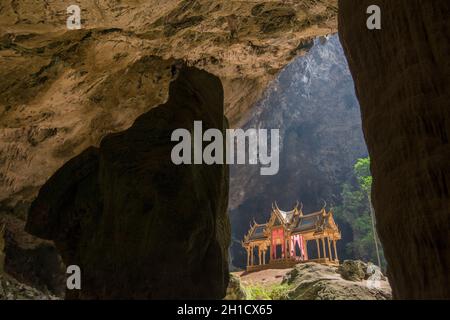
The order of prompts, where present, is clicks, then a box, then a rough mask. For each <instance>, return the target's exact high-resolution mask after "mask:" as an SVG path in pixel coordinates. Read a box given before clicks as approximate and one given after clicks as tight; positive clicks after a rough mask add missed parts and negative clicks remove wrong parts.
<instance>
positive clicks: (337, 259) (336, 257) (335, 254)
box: [333, 240, 339, 261]
mask: <svg viewBox="0 0 450 320" xmlns="http://www.w3.org/2000/svg"><path fill="white" fill-rule="evenodd" d="M333 247H334V259H335V260H336V261H339V258H338V254H337V249H336V240H333Z"/></svg>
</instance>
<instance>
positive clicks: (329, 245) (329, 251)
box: [327, 237, 333, 261]
mask: <svg viewBox="0 0 450 320" xmlns="http://www.w3.org/2000/svg"><path fill="white" fill-rule="evenodd" d="M327 240H328V254H329V255H330V261H331V260H333V256H332V255H331V241H330V237H327Z"/></svg>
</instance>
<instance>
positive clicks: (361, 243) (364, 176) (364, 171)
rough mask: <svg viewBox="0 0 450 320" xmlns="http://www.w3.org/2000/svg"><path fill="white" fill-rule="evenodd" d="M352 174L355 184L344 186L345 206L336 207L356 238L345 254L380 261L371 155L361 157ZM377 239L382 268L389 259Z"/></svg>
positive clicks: (343, 203)
mask: <svg viewBox="0 0 450 320" xmlns="http://www.w3.org/2000/svg"><path fill="white" fill-rule="evenodd" d="M353 174H354V178H355V180H356V183H351V182H346V183H344V184H343V185H342V193H341V196H342V205H340V206H338V207H337V208H335V215H336V217H337V218H338V219H341V220H343V221H345V222H347V223H348V224H349V225H350V227H351V229H352V231H353V241H352V242H350V243H348V244H347V247H346V253H347V254H348V255H349V256H351V257H352V258H353V259H360V260H363V261H371V262H375V263H377V255H376V248H375V241H374V234H373V230H372V218H371V216H370V203H369V199H370V192H371V188H372V176H371V173H370V158H364V159H358V161H357V162H356V163H355V165H354V167H353ZM377 241H378V248H379V249H380V259H381V264H382V265H381V267H382V268H383V269H385V267H386V261H385V259H384V256H383V251H382V249H381V248H382V247H381V244H380V242H379V240H378V239H377Z"/></svg>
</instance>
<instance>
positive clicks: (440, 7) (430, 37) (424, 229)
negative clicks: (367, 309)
mask: <svg viewBox="0 0 450 320" xmlns="http://www.w3.org/2000/svg"><path fill="white" fill-rule="evenodd" d="M372 4H377V5H379V6H380V8H381V12H382V30H379V31H370V30H368V29H367V28H365V27H364V26H365V25H366V19H367V15H366V14H365V11H366V8H367V7H368V6H369V5H372ZM339 11H340V14H339V33H340V36H341V40H342V43H343V46H344V48H345V52H346V56H347V58H348V61H349V65H350V69H351V71H352V74H353V76H354V79H355V85H356V89H357V94H358V99H359V101H360V103H361V110H362V118H363V129H364V133H365V137H366V140H367V145H368V149H369V153H370V156H371V159H372V162H371V164H372V168H371V171H372V174H373V178H374V180H373V183H374V184H373V188H372V200H373V205H374V207H375V211H376V219H377V228H378V234H379V236H380V240H381V242H382V243H383V248H384V253H385V256H386V260H387V262H388V265H389V270H388V271H389V274H388V276H389V281H390V283H391V286H392V289H393V294H394V297H395V298H400V299H408V298H411V299H422V298H432V299H433V298H434V299H442V298H446V299H448V298H450V272H449V270H450V233H449V226H450V195H449V186H450V166H449V159H450V145H449V138H450V108H449V101H450V72H449V70H450V61H449V59H448V56H449V52H450V42H449V41H448V39H449V30H450V20H449V19H448V17H449V15H450V2H448V1H420V0H398V1H391V0H375V1H372V0H341V1H339Z"/></svg>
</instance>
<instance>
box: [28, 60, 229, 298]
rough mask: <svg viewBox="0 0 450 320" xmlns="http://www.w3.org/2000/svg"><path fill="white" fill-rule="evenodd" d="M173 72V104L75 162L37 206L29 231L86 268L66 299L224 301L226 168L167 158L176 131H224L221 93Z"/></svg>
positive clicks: (211, 83)
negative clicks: (197, 126)
mask: <svg viewBox="0 0 450 320" xmlns="http://www.w3.org/2000/svg"><path fill="white" fill-rule="evenodd" d="M178 69H179V68H178ZM173 70H174V71H175V70H177V68H174V69H173ZM177 72H178V73H177V75H176V80H174V81H173V82H172V83H171V85H170V92H169V100H168V102H167V103H165V104H163V105H160V106H158V107H156V108H154V109H152V110H150V111H149V112H147V113H145V114H144V115H142V116H140V117H139V118H138V119H137V120H136V121H135V123H134V124H133V125H132V126H131V127H130V128H129V129H128V130H125V131H123V132H120V133H115V134H110V135H108V136H106V137H105V138H104V139H103V140H102V142H101V144H100V147H99V148H94V147H91V148H88V149H86V150H85V151H84V152H83V153H81V154H80V155H79V156H77V157H75V158H73V159H71V160H70V161H69V162H68V163H66V164H65V165H64V166H63V167H62V168H60V169H59V170H58V171H57V172H56V173H55V175H53V176H52V177H51V178H50V179H49V180H48V181H47V183H46V184H45V185H44V186H43V187H42V188H41V190H40V192H39V195H38V197H37V199H36V200H35V201H34V202H33V203H32V205H31V209H30V214H29V217H28V221H27V226H26V230H27V231H29V232H30V233H32V234H35V235H37V236H39V237H42V238H45V239H51V240H53V241H54V242H55V244H56V246H57V248H58V249H59V250H60V252H61V254H62V257H63V260H64V262H65V264H66V265H72V264H75V265H78V266H80V268H81V270H82V289H81V290H72V291H67V294H66V298H69V299H99V298H102V299H108V298H114V299H122V298H133V299H134V298H136V299H147V298H151V299H157V298H172V299H173V298H211V299H217V298H223V297H224V296H225V292H226V288H227V285H228V277H229V273H228V246H229V242H230V240H229V237H230V227H229V222H228V215H227V210H226V209H227V202H228V167H227V166H226V165H211V166H207V165H182V166H176V165H174V164H173V163H172V161H171V158H170V156H171V151H172V148H173V146H174V145H175V144H176V142H171V141H170V140H171V134H172V132H173V130H175V129H177V128H185V129H187V130H189V131H190V132H191V134H192V131H193V122H194V120H202V121H203V130H207V129H208V128H218V129H219V130H221V131H222V132H224V129H225V128H226V120H225V118H224V116H223V89H222V85H221V83H220V80H219V79H218V78H217V77H215V76H213V75H211V74H209V73H207V72H205V71H199V70H198V69H195V68H187V67H181V69H180V70H179V71H177Z"/></svg>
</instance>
